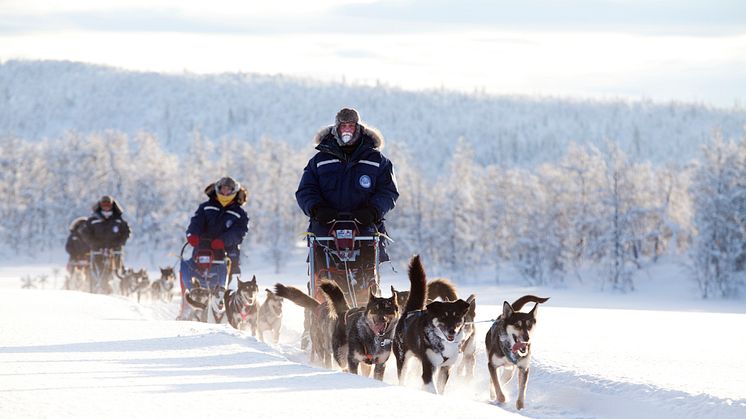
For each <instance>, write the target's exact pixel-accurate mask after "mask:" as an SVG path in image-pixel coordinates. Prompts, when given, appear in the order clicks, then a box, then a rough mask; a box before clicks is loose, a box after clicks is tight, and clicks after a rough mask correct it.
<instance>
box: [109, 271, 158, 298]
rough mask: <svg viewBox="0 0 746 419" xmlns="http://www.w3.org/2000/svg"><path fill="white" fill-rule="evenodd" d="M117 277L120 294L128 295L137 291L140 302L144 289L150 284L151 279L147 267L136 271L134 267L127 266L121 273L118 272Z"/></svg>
mask: <svg viewBox="0 0 746 419" xmlns="http://www.w3.org/2000/svg"><path fill="white" fill-rule="evenodd" d="M117 277H118V278H119V292H120V294H121V295H123V296H125V297H127V296H130V295H132V294H134V293H137V302H140V294H141V293H142V290H143V289H145V288H147V287H148V286H149V285H150V279H149V278H148V273H147V272H146V271H145V269H140V270H139V271H135V270H134V269H132V268H127V269H125V270H124V271H123V272H122V273H121V274H117Z"/></svg>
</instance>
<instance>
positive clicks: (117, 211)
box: [91, 198, 124, 218]
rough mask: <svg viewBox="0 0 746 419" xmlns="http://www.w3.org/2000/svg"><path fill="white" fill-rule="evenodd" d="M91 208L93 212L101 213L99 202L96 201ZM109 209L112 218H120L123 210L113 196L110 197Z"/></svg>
mask: <svg viewBox="0 0 746 419" xmlns="http://www.w3.org/2000/svg"><path fill="white" fill-rule="evenodd" d="M91 208H92V209H93V212H94V213H95V214H101V202H99V201H96V203H95V204H93V207H91ZM111 211H112V213H113V215H112V217H114V218H121V216H122V213H123V212H124V211H122V207H120V206H119V202H117V200H116V199H114V198H112V199H111Z"/></svg>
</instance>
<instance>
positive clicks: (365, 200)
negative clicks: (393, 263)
mask: <svg viewBox="0 0 746 419" xmlns="http://www.w3.org/2000/svg"><path fill="white" fill-rule="evenodd" d="M358 125H359V126H358V129H359V130H360V138H359V140H358V143H357V148H356V149H355V151H354V152H352V154H350V156H349V158H348V156H347V155H346V154H345V153H344V151H342V149H341V148H340V146H339V145H338V144H337V140H336V138H335V137H334V134H333V129H334V127H333V126H329V127H326V128H323V129H322V130H321V131H319V133H318V134H316V138H315V142H316V144H317V146H316V149H317V150H318V153H316V155H314V156H313V158H311V160H309V161H308V164H307V165H306V167H305V169H303V176H302V177H301V180H300V185H299V186H298V190H297V191H296V192H295V198H296V200H297V201H298V205H299V206H300V208H301V210H303V213H304V214H306V215H307V216H309V217H311V209H312V208H313V207H314V206H315V205H316V204H319V203H325V204H327V205H329V206H331V207H332V208H334V209H336V210H337V211H340V212H351V211H354V210H356V209H360V208H363V207H365V206H367V205H371V206H373V207H375V208H376V210H377V211H378V216H379V220H378V221H377V223H376V225H375V226H373V225H371V226H363V227H361V231H360V233H361V234H364V235H367V234H371V233H373V232H374V231H375V229H376V228H377V229H378V231H380V232H385V231H386V228H385V226H384V223H383V219H384V217H385V215H386V214H387V213H388V212H389V211H391V210H392V209H393V208H394V206H396V200H397V198H399V190H398V188H397V185H396V175H395V174H394V167H393V165H392V163H391V161H389V160H388V159H387V158H386V157H385V156H384V155H383V154H382V153H381V151H380V150H381V149H382V148H383V136H381V134H380V133H378V132H377V131H376V130H374V129H372V128H369V127H365V126H364V125H362V124H358ZM308 231H309V232H311V233H313V234H315V235H317V236H328V235H329V226H323V225H321V224H320V223H319V222H318V221H316V220H315V219H313V218H311V221H310V224H309V226H308ZM381 243H383V241H382V242H381ZM381 260H382V261H385V260H388V257H387V255H386V253H385V249H384V248H383V246H382V247H381Z"/></svg>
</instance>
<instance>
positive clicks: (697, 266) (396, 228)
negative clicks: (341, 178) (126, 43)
mask: <svg viewBox="0 0 746 419" xmlns="http://www.w3.org/2000/svg"><path fill="white" fill-rule="evenodd" d="M342 106H354V107H356V108H357V109H358V110H360V112H361V114H362V117H363V119H364V120H365V121H370V125H373V126H375V127H377V128H379V129H380V130H381V131H382V132H383V135H384V137H385V138H386V139H387V145H386V147H385V148H384V153H385V154H386V155H387V156H388V157H389V158H390V159H391V160H392V161H393V162H394V167H395V170H396V175H397V179H398V184H399V188H400V190H401V197H400V199H399V201H398V205H397V208H395V209H394V210H393V211H392V212H391V213H390V214H389V216H388V217H387V218H388V227H389V232H390V235H391V236H392V238H393V239H394V240H395V241H396V242H395V243H393V244H391V246H390V253H391V254H392V256H393V257H394V258H396V259H398V260H406V258H407V257H408V256H409V255H411V254H412V253H414V252H417V253H420V254H422V255H423V256H424V257H426V258H428V261H429V263H431V264H432V265H434V266H435V267H442V268H447V269H451V270H455V271H461V272H470V271H472V270H474V269H475V267H480V268H481V269H483V268H485V267H487V268H494V270H495V272H496V274H495V275H496V276H497V272H499V271H500V268H501V267H503V266H505V265H506V264H510V265H511V266H512V267H514V268H515V269H516V270H517V271H518V272H520V274H521V275H522V276H523V277H524V278H525V279H526V281H527V282H529V283H534V284H538V283H561V282H563V281H565V280H566V278H570V277H574V275H575V274H576V273H577V272H579V270H580V268H581V267H584V266H595V267H598V268H599V269H601V270H602V272H603V274H602V275H601V278H602V279H601V282H600V284H599V285H600V286H602V287H604V288H607V287H608V288H609V289H616V290H620V291H629V290H633V289H634V287H635V285H634V283H633V282H632V279H631V278H632V273H633V272H634V271H635V270H637V269H640V268H642V267H644V266H646V265H649V264H651V263H655V262H656V261H657V260H658V259H659V258H660V257H661V256H663V255H667V254H675V255H681V256H683V257H684V259H685V260H686V261H687V262H686V263H687V264H688V266H690V267H691V272H692V276H691V279H692V280H695V281H697V283H698V284H699V286H700V290H701V292H702V296H703V297H714V296H734V295H738V294H739V293H742V292H743V289H744V284H745V283H746V282H745V281H744V273H745V271H746V227H745V226H746V199H745V198H744V197H746V183H745V182H744V180H743V179H746V144H745V142H744V126H746V111H744V110H743V109H719V108H713V107H708V106H704V105H697V104H683V103H667V104H660V103H652V102H629V101H619V102H608V101H593V100H564V99H555V98H531V97H499V96H497V97H496V96H487V95H483V94H477V93H475V94H472V95H467V94H461V93H453V92H448V91H429V92H419V93H415V92H407V91H403V90H397V89H391V88H388V87H384V86H380V87H362V86H349V85H345V84H320V83H315V82H312V81H307V80H297V79H289V78H286V77H282V76H257V75H251V74H223V75H214V76H197V75H188V74H182V75H163V74H154V73H134V72H125V71H120V70H115V69H111V68H106V67H98V66H91V65H84V64H77V63H69V62H20V61H9V62H5V63H3V64H2V65H0V108H1V109H3V112H0V193H2V195H3V196H4V197H5V199H4V200H2V201H0V240H1V243H2V245H1V246H0V252H2V253H6V254H13V253H14V252H43V251H47V250H50V249H59V248H61V247H62V245H63V243H64V240H65V237H66V235H67V226H68V225H69V223H70V221H72V220H73V219H74V218H75V217H78V216H81V215H86V214H88V213H89V212H90V206H91V205H92V204H93V203H94V202H95V200H96V199H97V197H98V196H100V195H101V194H104V193H110V194H113V195H115V197H116V198H117V199H118V200H119V201H120V202H121V203H122V205H123V206H124V209H125V218H126V219H127V220H128V221H129V222H130V225H131V226H132V229H133V235H132V238H131V241H130V243H129V244H128V252H131V253H135V254H138V253H139V254H143V253H150V254H159V253H160V254H163V253H165V252H175V251H176V250H177V249H178V248H179V246H180V244H181V243H183V234H184V229H185V227H186V224H187V222H188V219H189V217H190V216H191V213H192V212H193V211H194V209H195V208H196V205H197V204H198V203H199V202H200V200H202V199H203V198H204V195H203V194H202V190H203V189H204V187H205V186H206V185H207V184H208V183H210V182H214V181H215V180H216V179H217V178H218V177H220V176H221V175H223V174H230V175H232V176H234V177H236V178H237V179H238V180H239V181H240V182H242V183H243V184H244V185H245V186H246V187H247V189H248V190H249V201H248V203H247V206H246V209H247V212H248V213H249V215H250V217H251V231H250V233H249V238H248V240H247V242H246V243H245V245H246V246H245V247H246V249H247V251H246V252H245V254H246V256H247V258H266V259H268V260H271V261H272V262H273V263H274V264H275V266H276V268H277V269H278V270H281V269H282V267H283V266H284V264H285V262H286V261H287V257H288V256H289V252H288V250H289V249H291V248H292V247H293V246H295V245H296V243H297V242H298V241H299V240H300V237H301V235H300V233H301V232H302V231H303V230H304V228H305V225H306V222H307V220H306V219H305V217H304V216H303V214H302V213H301V211H300V210H299V209H298V207H297V205H296V203H295V200H294V192H295V189H296V187H297V184H298V180H299V178H300V174H301V170H302V169H303V167H304V165H305V163H306V160H307V158H308V157H310V155H311V154H312V152H313V145H312V144H311V139H312V137H313V135H314V134H315V133H316V131H317V130H318V129H319V128H320V127H322V126H324V125H328V124H330V123H331V122H333V117H334V114H335V113H336V111H337V110H338V109H339V108H340V107H342Z"/></svg>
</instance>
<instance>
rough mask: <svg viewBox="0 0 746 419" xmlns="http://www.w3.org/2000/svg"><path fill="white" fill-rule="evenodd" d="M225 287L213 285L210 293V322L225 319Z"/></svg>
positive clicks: (219, 321) (218, 322) (218, 321)
mask: <svg viewBox="0 0 746 419" xmlns="http://www.w3.org/2000/svg"><path fill="white" fill-rule="evenodd" d="M225 318H226V316H225V287H224V286H222V285H215V286H214V287H213V288H212V292H211V293H210V318H208V321H209V322H211V323H217V324H220V323H223V320H225Z"/></svg>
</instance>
